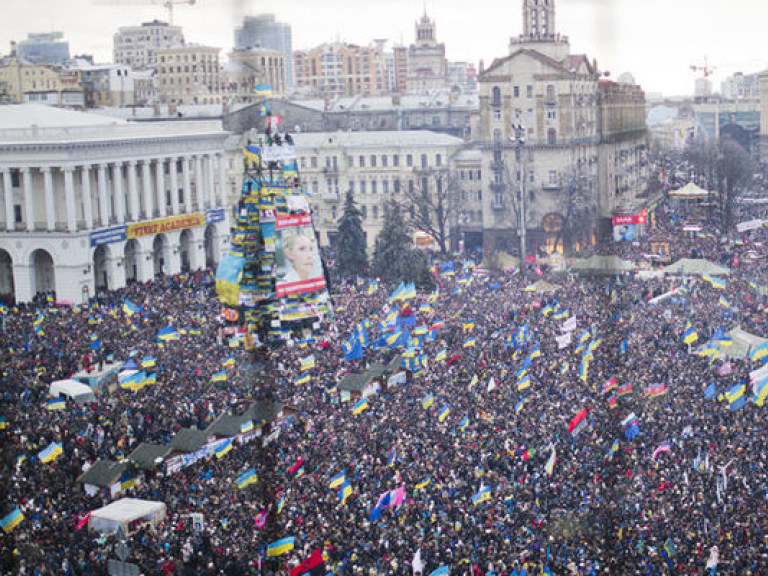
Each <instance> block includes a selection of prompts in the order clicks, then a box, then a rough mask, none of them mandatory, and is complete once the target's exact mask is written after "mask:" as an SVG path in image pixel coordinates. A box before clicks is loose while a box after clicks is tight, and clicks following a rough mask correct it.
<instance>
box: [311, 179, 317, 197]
mask: <svg viewBox="0 0 768 576" xmlns="http://www.w3.org/2000/svg"><path fill="white" fill-rule="evenodd" d="M317 192H318V186H317V180H312V194H317Z"/></svg>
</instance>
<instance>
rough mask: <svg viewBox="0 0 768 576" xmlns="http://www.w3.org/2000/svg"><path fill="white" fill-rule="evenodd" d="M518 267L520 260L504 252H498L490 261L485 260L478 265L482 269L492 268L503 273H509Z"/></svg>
mask: <svg viewBox="0 0 768 576" xmlns="http://www.w3.org/2000/svg"><path fill="white" fill-rule="evenodd" d="M519 265H520V258H516V257H515V256H512V255H511V254H507V253H506V252H499V253H498V254H496V255H495V256H493V257H492V258H491V260H490V261H486V260H485V259H484V260H483V261H482V262H481V263H480V267H482V268H488V269H490V268H493V269H496V270H503V271H505V272H511V271H512V270H514V269H515V268H517V267H518V266H519Z"/></svg>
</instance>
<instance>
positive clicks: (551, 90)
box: [547, 84, 555, 102]
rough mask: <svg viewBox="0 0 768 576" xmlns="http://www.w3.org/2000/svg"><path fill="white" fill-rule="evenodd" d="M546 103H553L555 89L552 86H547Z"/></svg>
mask: <svg viewBox="0 0 768 576" xmlns="http://www.w3.org/2000/svg"><path fill="white" fill-rule="evenodd" d="M547 101H548V102H554V101H555V87H554V85H553V84H547Z"/></svg>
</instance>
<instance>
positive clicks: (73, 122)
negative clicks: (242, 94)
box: [0, 105, 234, 302]
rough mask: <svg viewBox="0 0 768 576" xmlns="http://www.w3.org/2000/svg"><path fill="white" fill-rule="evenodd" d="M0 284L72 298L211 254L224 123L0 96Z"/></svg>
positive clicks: (19, 293)
mask: <svg viewBox="0 0 768 576" xmlns="http://www.w3.org/2000/svg"><path fill="white" fill-rule="evenodd" d="M0 126H3V127H4V128H3V129H1V130H0V190H2V197H3V202H2V205H0V215H1V218H0V227H2V229H3V233H2V235H0V294H2V295H3V296H5V297H9V296H10V297H11V298H13V299H15V300H16V301H17V302H26V301H29V300H31V299H32V298H33V297H34V296H35V294H37V293H40V292H55V293H56V297H57V298H58V299H59V300H68V301H71V302H80V301H83V300H85V299H87V298H88V297H89V296H93V295H94V294H95V292H96V291H97V290H98V289H105V288H109V289H115V288H120V287H122V286H125V284H126V283H127V282H132V281H136V282H144V281H146V280H149V279H151V278H152V277H153V276H154V275H155V274H157V273H160V272H163V273H166V274H175V273H179V272H180V271H182V270H195V269H198V268H202V267H204V266H206V265H213V264H214V263H215V262H217V261H218V259H219V257H220V256H221V254H222V253H223V251H224V250H226V249H227V246H228V245H229V238H228V235H229V230H228V221H229V209H228V206H227V196H228V194H229V192H230V190H231V189H232V188H233V186H234V185H233V183H230V182H228V180H227V178H228V176H227V170H228V164H229V159H228V158H227V152H226V148H225V141H226V140H227V139H228V138H229V137H230V134H229V133H227V132H224V131H223V130H222V129H221V123H220V122H181V121H178V122H167V123H162V122H158V123H140V124H130V123H128V122H125V121H121V120H116V119H114V118H111V117H103V116H96V115H92V114H84V113H79V112H73V111H68V110H61V109H56V108H51V107H47V106H37V105H22V106H5V107H0Z"/></svg>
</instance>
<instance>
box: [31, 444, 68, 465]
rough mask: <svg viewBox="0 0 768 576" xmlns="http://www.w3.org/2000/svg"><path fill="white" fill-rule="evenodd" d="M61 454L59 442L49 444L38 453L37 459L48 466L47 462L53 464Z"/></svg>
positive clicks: (62, 451)
mask: <svg viewBox="0 0 768 576" xmlns="http://www.w3.org/2000/svg"><path fill="white" fill-rule="evenodd" d="M63 453H64V450H62V448H61V443H60V442H51V443H50V444H49V445H48V447H47V448H45V449H44V450H42V451H41V452H40V453H38V455H37V457H38V459H39V460H40V462H42V463H43V464H48V462H53V461H54V460H56V458H58V457H59V456H61V455H62V454H63Z"/></svg>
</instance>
